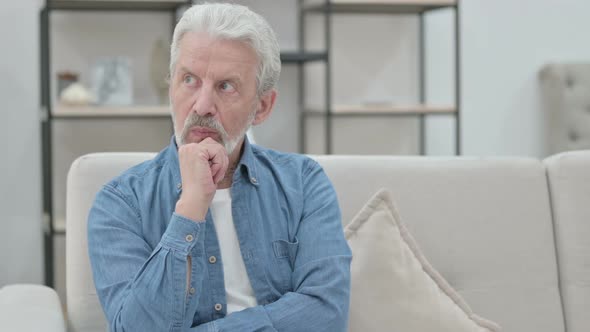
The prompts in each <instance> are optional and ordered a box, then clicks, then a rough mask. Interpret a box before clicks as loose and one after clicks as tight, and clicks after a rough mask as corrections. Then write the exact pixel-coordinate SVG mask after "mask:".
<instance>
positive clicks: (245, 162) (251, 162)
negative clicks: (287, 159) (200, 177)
mask: <svg viewBox="0 0 590 332" xmlns="http://www.w3.org/2000/svg"><path fill="white" fill-rule="evenodd" d="M169 147H170V153H171V154H170V156H171V158H170V159H171V160H170V161H171V163H172V164H171V165H172V177H173V178H174V183H175V184H176V191H177V192H178V193H180V192H181V191H182V177H181V176H180V164H179V163H178V145H177V144H176V138H175V136H174V135H172V138H171V139H170V146H169ZM242 169H244V170H245V171H242ZM239 176H245V177H246V179H247V180H248V182H249V183H251V184H252V185H254V186H258V184H259V183H260V179H259V178H258V176H257V168H256V158H255V157H254V150H253V146H252V144H251V143H250V141H249V140H248V136H244V146H243V151H242V157H241V158H240V161H239V163H238V166H237V167H236V170H235V171H234V175H233V179H234V181H235V180H237V179H238V177H239Z"/></svg>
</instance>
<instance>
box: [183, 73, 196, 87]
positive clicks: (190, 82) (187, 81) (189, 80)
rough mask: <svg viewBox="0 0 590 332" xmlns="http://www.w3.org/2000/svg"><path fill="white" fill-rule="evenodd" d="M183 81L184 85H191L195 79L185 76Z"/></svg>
mask: <svg viewBox="0 0 590 332" xmlns="http://www.w3.org/2000/svg"><path fill="white" fill-rule="evenodd" d="M183 81H184V84H188V85H191V84H194V83H195V78H194V77H193V76H191V75H186V76H184V79H183Z"/></svg>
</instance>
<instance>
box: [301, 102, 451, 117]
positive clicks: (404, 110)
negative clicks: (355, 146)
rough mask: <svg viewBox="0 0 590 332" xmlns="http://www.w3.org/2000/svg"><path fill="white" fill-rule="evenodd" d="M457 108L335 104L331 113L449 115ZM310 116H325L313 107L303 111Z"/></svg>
mask: <svg viewBox="0 0 590 332" xmlns="http://www.w3.org/2000/svg"><path fill="white" fill-rule="evenodd" d="M456 112H457V109H456V108H455V107H452V106H429V105H406V106H402V105H399V106H392V105H335V106H334V108H333V109H332V112H331V115H332V116H336V117H339V116H340V117H346V116H416V115H449V114H455V113H456ZM304 113H305V114H306V115H310V116H325V115H326V112H325V111H324V110H321V109H318V108H314V109H309V110H307V111H305V112H304Z"/></svg>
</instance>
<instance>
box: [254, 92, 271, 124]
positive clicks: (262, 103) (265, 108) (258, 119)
mask: <svg viewBox="0 0 590 332" xmlns="http://www.w3.org/2000/svg"><path fill="white" fill-rule="evenodd" d="M276 99H277V90H275V89H272V90H270V91H269V92H266V93H265V94H263V95H262V97H260V100H259V101H258V108H257V110H256V115H255V116H254V120H253V121H252V124H253V125H258V124H261V123H263V122H264V121H265V120H266V119H267V118H268V117H269V116H270V114H271V113H272V110H273V108H274V105H275V101H276Z"/></svg>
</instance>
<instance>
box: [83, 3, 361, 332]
mask: <svg viewBox="0 0 590 332" xmlns="http://www.w3.org/2000/svg"><path fill="white" fill-rule="evenodd" d="M280 69H281V63H280V57H279V45H278V42H277V39H276V36H275V34H274V32H273V31H272V29H271V28H270V26H269V25H268V23H267V22H266V21H265V20H264V19H263V18H262V17H261V16H259V15H257V14H255V13H253V12H252V11H250V10H249V9H248V8H246V7H243V6H238V5H230V4H203V5H195V6H193V7H191V8H190V9H189V10H187V11H186V12H185V13H184V15H183V16H182V18H181V20H180V21H179V22H178V25H177V26H176V28H175V30H174V36H173V41H172V46H171V63H170V91H169V92H170V103H171V109H172V119H173V121H174V131H175V135H174V137H172V139H171V142H170V145H169V146H168V147H167V148H165V149H164V150H163V151H162V152H160V153H159V154H158V155H157V156H156V157H155V158H154V159H152V160H149V161H146V162H144V163H142V164H140V165H137V166H135V167H133V168H131V169H129V170H127V171H126V172H124V173H123V174H122V175H120V176H119V177H117V178H115V179H114V180H112V181H111V182H109V183H108V184H106V185H105V186H104V187H103V188H102V190H101V191H100V192H99V193H98V195H97V197H96V200H95V202H94V205H93V207H92V209H91V211H90V215H89V221H88V246H89V254H90V259H91V263H92V269H93V274H94V282H95V284H96V288H97V292H98V296H99V298H100V301H101V304H102V306H103V309H104V312H105V314H106V317H107V319H108V321H109V324H110V329H111V330H112V331H345V330H346V327H347V316H348V304H349V295H350V261H351V252H350V249H349V247H348V245H347V243H346V241H345V239H344V236H343V232H342V226H341V221H340V211H339V207H338V202H337V198H336V194H335V192H334V189H333V188H332V185H331V184H330V182H329V180H328V178H327V177H326V175H325V174H324V172H323V170H322V169H321V167H320V166H319V165H318V164H317V163H316V162H315V161H313V160H311V159H309V158H306V157H304V156H301V155H295V154H286V153H280V152H277V151H273V150H269V149H264V148H262V147H259V146H256V145H252V144H250V142H248V139H247V137H246V135H245V133H246V131H247V130H248V128H249V127H250V126H251V125H257V124H260V123H262V122H263V121H265V120H266V119H267V118H268V116H269V115H270V113H271V111H272V109H273V106H274V104H275V100H276V95H277V92H276V90H275V86H276V83H277V80H278V78H279V74H280Z"/></svg>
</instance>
